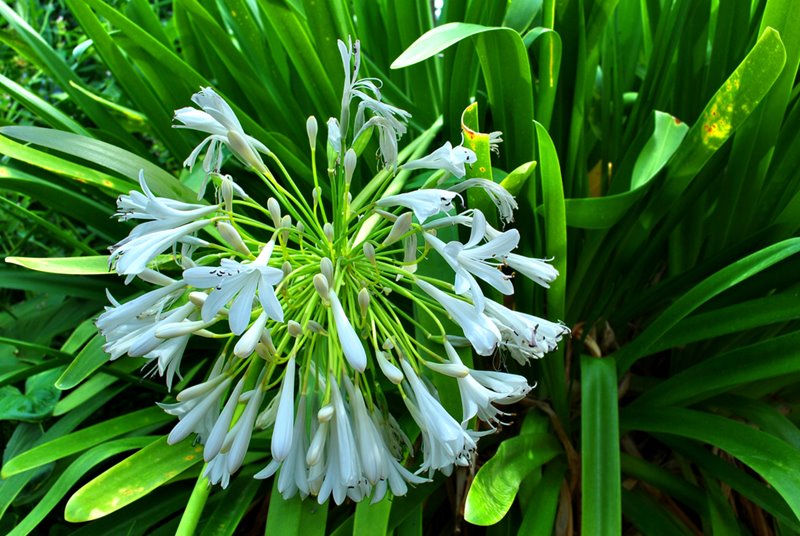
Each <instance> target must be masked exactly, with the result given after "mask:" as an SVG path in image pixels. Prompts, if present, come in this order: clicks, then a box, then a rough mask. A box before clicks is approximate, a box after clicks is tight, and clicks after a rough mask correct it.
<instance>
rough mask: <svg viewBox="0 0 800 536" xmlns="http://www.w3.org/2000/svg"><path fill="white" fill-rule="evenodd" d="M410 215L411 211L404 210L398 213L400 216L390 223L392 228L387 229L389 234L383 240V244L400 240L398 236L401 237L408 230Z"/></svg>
mask: <svg viewBox="0 0 800 536" xmlns="http://www.w3.org/2000/svg"><path fill="white" fill-rule="evenodd" d="M411 216H412V213H411V212H404V213H403V214H401V215H400V217H398V218H397V220H396V221H395V222H394V225H392V229H391V230H390V231H389V235H388V236H387V237H386V239H385V240H384V241H383V245H384V246H388V245H389V244H392V243H394V242H396V241H398V240H400V237H402V236H403V235H404V234H406V233H407V232H408V230H409V229H411Z"/></svg>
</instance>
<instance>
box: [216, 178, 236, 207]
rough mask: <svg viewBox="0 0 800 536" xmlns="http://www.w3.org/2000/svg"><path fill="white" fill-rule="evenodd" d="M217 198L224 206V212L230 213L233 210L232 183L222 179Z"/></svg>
mask: <svg viewBox="0 0 800 536" xmlns="http://www.w3.org/2000/svg"><path fill="white" fill-rule="evenodd" d="M219 196H220V197H221V198H222V202H223V203H224V204H225V210H227V211H228V212H231V211H232V210H233V181H232V180H225V179H222V184H220V187H219Z"/></svg>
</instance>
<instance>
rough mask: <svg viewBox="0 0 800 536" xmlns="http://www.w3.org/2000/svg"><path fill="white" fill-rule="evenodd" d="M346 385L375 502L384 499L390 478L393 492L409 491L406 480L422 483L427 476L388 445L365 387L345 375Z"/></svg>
mask: <svg viewBox="0 0 800 536" xmlns="http://www.w3.org/2000/svg"><path fill="white" fill-rule="evenodd" d="M345 386H346V387H347V392H348V394H349V397H350V406H351V407H352V409H353V422H354V425H355V426H354V432H355V438H356V443H357V446H358V453H359V459H360V462H361V469H362V471H363V476H364V477H365V478H366V480H367V481H368V482H369V483H370V484H371V485H373V486H375V487H374V494H373V497H372V502H373V503H375V502H378V501H380V500H381V499H382V498H383V497H384V495H385V494H386V489H387V486H386V483H387V481H388V483H389V486H390V487H391V490H392V494H394V495H395V496H398V497H399V496H402V495H405V494H406V492H407V491H408V486H407V485H406V482H411V483H414V484H419V483H422V482H426V481H427V479H425V478H422V477H419V476H416V475H414V474H413V473H411V471H409V470H408V469H406V468H405V467H403V466H402V465H401V464H400V462H398V461H397V460H396V459H395V457H394V456H393V455H392V453H391V452H390V450H389V447H387V445H386V443H385V441H384V436H383V434H381V432H380V431H379V429H378V426H377V424H376V423H377V419H374V418H373V417H372V416H371V415H370V413H369V412H368V411H367V406H366V404H365V403H364V396H363V395H362V394H361V390H360V389H358V388H357V387H354V386H353V384H352V382H351V381H350V379H349V378H347V377H345Z"/></svg>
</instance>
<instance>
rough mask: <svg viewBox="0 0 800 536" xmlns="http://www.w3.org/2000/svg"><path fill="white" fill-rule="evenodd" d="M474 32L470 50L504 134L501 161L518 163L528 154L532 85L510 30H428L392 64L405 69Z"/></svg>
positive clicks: (455, 25)
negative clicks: (477, 62) (479, 67)
mask: <svg viewBox="0 0 800 536" xmlns="http://www.w3.org/2000/svg"><path fill="white" fill-rule="evenodd" d="M472 36H477V38H476V42H475V48H476V51H477V53H478V59H479V60H480V62H481V69H482V70H483V73H484V81H485V82H486V90H487V93H488V97H489V107H490V108H491V110H492V117H493V119H494V128H495V129H496V130H502V131H503V133H504V134H505V135H506V136H507V138H506V139H507V141H506V145H505V149H504V151H505V152H504V153H503V155H502V156H501V158H502V160H503V161H504V162H506V163H513V164H516V165H519V164H520V163H522V162H527V161H530V160H531V159H532V158H533V151H532V142H533V128H532V125H531V118H532V117H533V99H532V96H533V84H532V81H531V71H530V66H529V64H528V55H527V52H526V50H525V45H524V44H523V42H522V38H521V37H520V35H519V34H518V33H517V32H515V31H514V30H512V29H511V28H504V27H497V26H482V25H478V24H468V23H463V22H452V23H447V24H443V25H441V26H438V27H436V28H434V29H432V30H429V31H427V32H426V33H425V34H423V35H422V36H421V37H419V38H418V39H417V40H416V41H414V42H413V43H412V44H411V45H410V46H409V47H408V48H407V49H406V50H405V51H404V52H403V53H402V54H400V56H399V57H398V58H397V59H396V60H395V61H394V62H393V63H392V65H391V67H392V69H400V68H403V67H409V66H411V65H414V64H417V63H419V62H421V61H424V60H426V59H428V58H430V57H432V56H434V55H436V54H438V53H439V52H442V51H443V50H445V49H447V48H448V47H450V46H452V45H454V44H456V43H458V42H460V41H462V40H464V39H467V38H469V37H472Z"/></svg>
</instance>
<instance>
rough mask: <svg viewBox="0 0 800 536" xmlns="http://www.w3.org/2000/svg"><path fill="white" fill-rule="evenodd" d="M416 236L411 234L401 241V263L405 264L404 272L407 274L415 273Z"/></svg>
mask: <svg viewBox="0 0 800 536" xmlns="http://www.w3.org/2000/svg"><path fill="white" fill-rule="evenodd" d="M416 260H417V235H415V234H412V235H411V236H407V237H406V238H405V239H404V240H403V263H405V264H406V266H405V270H406V271H407V272H409V273H412V274H413V273H414V272H416V271H417V265H416V263H415V261H416Z"/></svg>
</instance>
